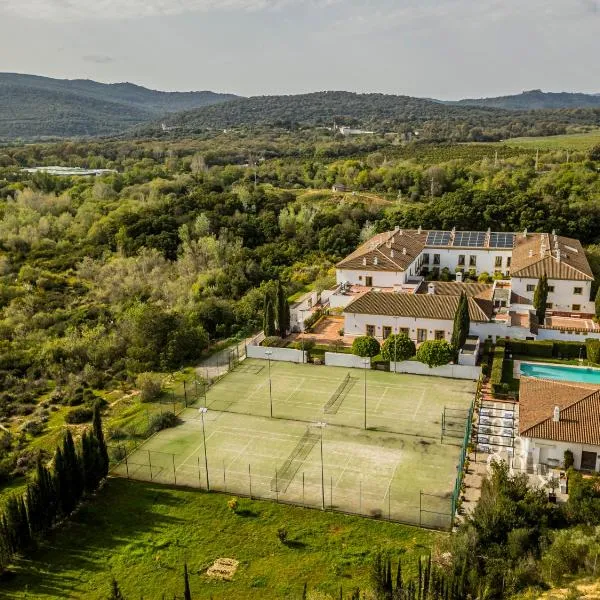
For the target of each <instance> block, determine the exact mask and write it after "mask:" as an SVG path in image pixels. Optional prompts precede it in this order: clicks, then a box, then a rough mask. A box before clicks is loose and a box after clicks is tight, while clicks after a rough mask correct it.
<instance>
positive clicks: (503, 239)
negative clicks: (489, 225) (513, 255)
mask: <svg viewBox="0 0 600 600" xmlns="http://www.w3.org/2000/svg"><path fill="white" fill-rule="evenodd" d="M514 243H515V234H514V233H498V232H494V233H491V234H490V248H512V247H513V245H514Z"/></svg>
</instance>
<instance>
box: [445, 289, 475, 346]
mask: <svg viewBox="0 0 600 600" xmlns="http://www.w3.org/2000/svg"><path fill="white" fill-rule="evenodd" d="M470 328H471V319H470V318H469V300H468V299H467V296H466V295H465V293H464V292H463V293H462V294H461V295H460V300H459V301H458V308H457V309H456V314H455V315H454V327H453V329H452V339H451V340H450V345H451V346H452V349H453V350H454V354H455V356H458V352H459V351H460V349H461V348H462V347H463V346H464V345H465V342H466V341H467V336H468V335H469V329H470Z"/></svg>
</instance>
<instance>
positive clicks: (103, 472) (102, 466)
mask: <svg viewBox="0 0 600 600" xmlns="http://www.w3.org/2000/svg"><path fill="white" fill-rule="evenodd" d="M92 430H93V432H94V437H95V438H96V441H97V442H98V452H99V455H100V462H99V473H98V476H99V477H98V481H100V480H101V479H104V478H105V477H106V476H107V475H108V465H109V459H108V450H107V448H106V442H105V441H104V432H103V431H102V417H101V416H100V406H98V404H96V405H95V406H94V419H93V420H92Z"/></svg>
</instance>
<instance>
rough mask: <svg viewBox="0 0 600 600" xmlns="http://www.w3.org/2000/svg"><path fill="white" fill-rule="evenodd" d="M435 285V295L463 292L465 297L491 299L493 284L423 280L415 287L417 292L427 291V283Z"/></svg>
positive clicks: (451, 294) (425, 292) (455, 294)
mask: <svg viewBox="0 0 600 600" xmlns="http://www.w3.org/2000/svg"><path fill="white" fill-rule="evenodd" d="M430 283H432V284H433V285H434V286H435V292H434V293H435V295H436V296H460V295H461V294H462V293H463V292H464V293H465V294H466V296H467V298H481V299H483V300H491V299H492V294H493V291H494V286H493V285H491V284H489V283H462V282H457V281H423V282H421V284H420V285H419V287H418V288H417V291H416V293H417V294H427V293H429V284H430Z"/></svg>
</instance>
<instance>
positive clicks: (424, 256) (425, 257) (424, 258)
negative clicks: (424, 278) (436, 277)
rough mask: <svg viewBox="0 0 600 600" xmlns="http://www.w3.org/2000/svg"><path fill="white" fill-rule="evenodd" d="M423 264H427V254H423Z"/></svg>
mask: <svg viewBox="0 0 600 600" xmlns="http://www.w3.org/2000/svg"><path fill="white" fill-rule="evenodd" d="M423 264H424V265H428V264H429V254H423Z"/></svg>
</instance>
